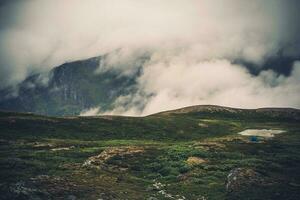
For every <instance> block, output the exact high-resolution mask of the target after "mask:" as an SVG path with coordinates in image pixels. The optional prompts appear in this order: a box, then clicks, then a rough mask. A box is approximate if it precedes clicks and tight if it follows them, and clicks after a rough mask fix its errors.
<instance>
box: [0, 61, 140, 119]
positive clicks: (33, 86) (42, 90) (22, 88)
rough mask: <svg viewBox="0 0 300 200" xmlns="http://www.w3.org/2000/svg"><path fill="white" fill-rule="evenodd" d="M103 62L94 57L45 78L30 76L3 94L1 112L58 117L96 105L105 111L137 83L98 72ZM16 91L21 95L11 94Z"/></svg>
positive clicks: (0, 94) (118, 76) (67, 66)
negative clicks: (30, 113) (31, 113)
mask: <svg viewBox="0 0 300 200" xmlns="http://www.w3.org/2000/svg"><path fill="white" fill-rule="evenodd" d="M101 60H102V57H95V58H90V59H87V60H82V61H76V62H70V63H65V64H63V65H61V66H58V67H56V68H54V69H53V70H52V71H51V72H50V73H49V74H47V75H46V76H45V75H43V74H36V75H33V76H30V77H29V78H27V79H26V80H25V81H23V82H22V83H21V84H19V85H18V87H17V89H16V88H7V89H4V90H2V91H0V109H2V110H9V111H18V112H33V113H37V114H45V115H55V116H65V115H78V114H79V113H80V112H81V111H82V110H84V109H88V108H91V107H95V106H101V108H103V109H104V110H105V109H106V108H108V107H109V106H110V105H111V103H112V102H113V101H114V100H115V99H116V98H117V97H118V96H120V95H122V94H126V93H127V92H129V89H130V86H132V85H133V84H134V82H135V80H134V76H133V78H130V77H127V76H120V75H119V74H117V73H115V72H113V71H107V72H103V73H96V70H97V69H98V68H99V66H100V62H101ZM45 79H46V81H45ZM47 79H49V80H47ZM16 90H17V93H18V95H10V94H11V93H13V92H15V91H16Z"/></svg>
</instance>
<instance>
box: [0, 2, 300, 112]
mask: <svg viewBox="0 0 300 200" xmlns="http://www.w3.org/2000/svg"><path fill="white" fill-rule="evenodd" d="M295 2H296V1H293V0H289V1H280V0H273V1H261V0H251V1H239V0H226V1H225V0H216V1H212V0H190V1H182V0H164V1H160V0H153V1H149V0H122V1H116V0H85V1H81V0H73V1H68V0H27V1H16V2H13V3H9V4H7V5H6V6H4V7H2V8H0V13H2V14H0V17H1V18H2V20H0V88H1V87H5V86H8V85H14V84H16V83H18V82H20V81H22V80H24V78H26V77H27V76H28V75H30V74H32V73H34V72H40V71H42V72H44V71H49V70H50V69H52V68H53V67H54V66H57V65H59V64H62V63H64V62H67V61H72V60H79V59H84V58H88V57H92V56H98V55H107V54H108V56H107V57H106V58H105V60H104V61H103V62H102V66H101V67H100V68H99V71H98V73H102V72H105V71H107V70H115V71H118V72H119V73H120V75H126V76H131V75H132V74H134V72H136V70H137V67H136V66H139V65H140V64H141V63H143V61H141V60H139V58H141V57H142V56H143V55H147V56H149V57H150V60H149V61H148V62H147V63H145V64H144V65H143V74H142V75H141V77H139V79H138V84H137V87H138V93H136V94H131V95H129V96H126V97H120V98H119V99H118V100H117V101H116V102H115V105H116V106H117V107H116V109H115V110H114V111H112V113H122V114H143V115H144V114H149V113H153V112H157V111H160V110H162V109H172V108H176V107H181V106H187V105H191V104H220V105H227V106H234V107H237V106H239V107H260V106H294V107H300V105H299V95H298V94H299V86H297V85H299V78H297V77H299V70H298V68H299V67H298V66H299V64H297V63H296V64H295V66H294V71H293V72H292V74H291V76H290V77H284V76H280V75H278V74H276V73H275V72H273V71H272V70H269V71H262V72H261V73H260V75H259V76H253V75H251V74H250V73H249V72H248V71H247V70H246V69H245V67H243V66H240V65H235V64H232V63H234V62H233V61H235V60H242V61H246V62H250V63H252V64H255V65H257V66H260V65H263V64H264V62H265V60H266V59H267V58H268V57H272V56H274V55H276V54H277V53H278V51H280V50H281V51H283V55H285V56H288V55H293V56H294V55H295V54H297V48H295V47H294V45H295V44H296V42H295V41H298V39H297V38H298V35H297V34H295V33H297V31H295V30H298V29H297V27H298V25H297V22H296V21H297V20H298V19H297V18H295V16H294V14H293V12H290V8H293V7H297V6H294V5H296V4H297V3H295ZM294 10H295V8H294ZM1 11H5V12H1ZM296 11H297V9H296ZM295 13H296V12H295ZM3 19H7V20H3ZM287 20H289V23H287V22H288V21H287ZM292 22H295V23H292ZM287 31H290V32H288V33H287ZM286 49H287V50H286ZM287 97H288V98H287ZM92 110H93V111H97V112H99V110H95V109H92ZM141 110H142V111H141ZM97 112H92V113H97Z"/></svg>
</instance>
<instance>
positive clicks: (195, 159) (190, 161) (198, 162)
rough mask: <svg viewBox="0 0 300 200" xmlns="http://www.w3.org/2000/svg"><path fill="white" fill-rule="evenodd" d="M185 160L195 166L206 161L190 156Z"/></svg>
mask: <svg viewBox="0 0 300 200" xmlns="http://www.w3.org/2000/svg"><path fill="white" fill-rule="evenodd" d="M186 162H187V164H188V165H190V166H195V165H200V164H202V163H206V162H207V161H206V160H204V159H202V158H199V157H195V156H191V157H189V158H188V159H187V160H186Z"/></svg>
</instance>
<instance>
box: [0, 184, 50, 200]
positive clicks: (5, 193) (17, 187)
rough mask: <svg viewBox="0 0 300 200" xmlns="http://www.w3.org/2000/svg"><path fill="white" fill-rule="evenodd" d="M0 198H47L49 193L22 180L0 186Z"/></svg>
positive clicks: (34, 199) (35, 199) (39, 199)
mask: <svg viewBox="0 0 300 200" xmlns="http://www.w3.org/2000/svg"><path fill="white" fill-rule="evenodd" d="M0 193H1V194H2V196H1V197H0V199H33V200H41V199H49V195H48V194H47V193H46V192H44V191H41V190H39V189H37V188H35V187H33V186H29V185H28V184H26V183H25V182H23V181H19V182H17V183H14V184H10V185H5V186H3V185H2V187H1V189H0Z"/></svg>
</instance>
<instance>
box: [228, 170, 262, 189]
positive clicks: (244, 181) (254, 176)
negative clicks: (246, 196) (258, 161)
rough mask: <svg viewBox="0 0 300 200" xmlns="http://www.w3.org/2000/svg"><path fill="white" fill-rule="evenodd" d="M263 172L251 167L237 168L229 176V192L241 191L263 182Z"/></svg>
mask: <svg viewBox="0 0 300 200" xmlns="http://www.w3.org/2000/svg"><path fill="white" fill-rule="evenodd" d="M263 182H264V179H263V177H262V175H261V174H259V173H258V172H256V171H254V170H253V169H249V168H235V169H233V170H231V171H230V173H229V174H228V176H227V182H226V190H227V192H228V193H235V192H240V191H242V190H244V189H246V188H247V189H248V188H249V187H251V186H255V185H260V184H263Z"/></svg>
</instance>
